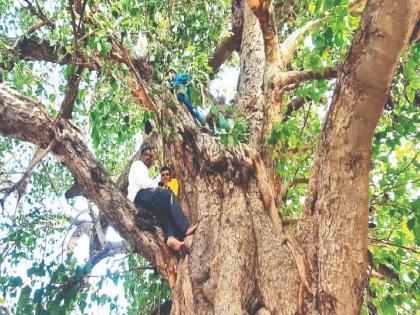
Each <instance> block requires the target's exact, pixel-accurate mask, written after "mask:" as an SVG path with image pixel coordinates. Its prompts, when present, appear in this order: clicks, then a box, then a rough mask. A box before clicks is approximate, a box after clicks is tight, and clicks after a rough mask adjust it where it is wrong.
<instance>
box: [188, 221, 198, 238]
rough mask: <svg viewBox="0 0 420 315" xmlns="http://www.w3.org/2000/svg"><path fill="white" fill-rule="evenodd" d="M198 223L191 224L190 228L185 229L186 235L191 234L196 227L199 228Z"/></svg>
mask: <svg viewBox="0 0 420 315" xmlns="http://www.w3.org/2000/svg"><path fill="white" fill-rule="evenodd" d="M197 225H198V223H196V224H191V225H190V226H189V227H188V229H187V230H186V231H185V236H188V235H191V234H193V233H194V232H195V230H196V228H197Z"/></svg>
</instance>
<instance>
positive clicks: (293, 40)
mask: <svg viewBox="0 0 420 315" xmlns="http://www.w3.org/2000/svg"><path fill="white" fill-rule="evenodd" d="M323 21H324V19H318V20H312V21H309V22H308V23H306V24H305V25H304V26H302V27H300V28H298V29H296V30H295V31H294V32H293V33H292V34H290V35H289V36H288V37H287V38H286V39H285V40H284V41H283V43H281V44H280V64H279V66H280V68H281V69H284V68H285V67H286V66H287V65H288V64H289V63H290V61H291V60H292V58H293V55H294V53H295V51H296V49H297V48H298V46H299V42H300V41H301V40H302V39H303V37H304V35H305V33H306V32H307V31H309V30H311V29H313V28H315V27H316V26H318V25H320V24H321V23H322V22H323Z"/></svg>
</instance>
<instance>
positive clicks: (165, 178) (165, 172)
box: [160, 166, 179, 197]
mask: <svg viewBox="0 0 420 315" xmlns="http://www.w3.org/2000/svg"><path fill="white" fill-rule="evenodd" d="M160 180H161V181H162V184H163V187H164V188H169V189H171V190H172V191H173V193H174V194H175V196H177V197H178V192H179V184H178V180H177V179H176V178H173V177H172V170H171V168H170V167H169V166H164V167H162V168H161V169H160Z"/></svg>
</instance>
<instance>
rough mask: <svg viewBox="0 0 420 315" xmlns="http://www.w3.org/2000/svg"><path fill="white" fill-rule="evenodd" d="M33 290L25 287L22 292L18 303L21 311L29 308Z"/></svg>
mask: <svg viewBox="0 0 420 315" xmlns="http://www.w3.org/2000/svg"><path fill="white" fill-rule="evenodd" d="M31 291H32V289H31V288H30V287H29V286H24V287H23V288H22V290H21V291H20V296H19V301H18V308H19V309H20V310H22V311H23V310H25V309H27V308H28V306H29V301H30V295H31Z"/></svg>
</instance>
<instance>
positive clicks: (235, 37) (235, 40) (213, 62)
mask: <svg viewBox="0 0 420 315" xmlns="http://www.w3.org/2000/svg"><path fill="white" fill-rule="evenodd" d="M240 45H241V37H240V35H239V34H235V33H233V34H231V35H230V36H229V37H225V38H224V39H222V41H221V42H220V44H219V46H217V48H216V50H215V51H214V53H213V56H212V57H211V58H210V60H209V66H210V67H211V68H212V69H213V73H212V75H215V74H216V73H217V72H218V71H219V69H220V67H221V66H222V64H224V63H225V61H226V60H228V59H229V58H230V56H231V55H232V53H233V52H234V51H235V50H238V49H239V48H240Z"/></svg>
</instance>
